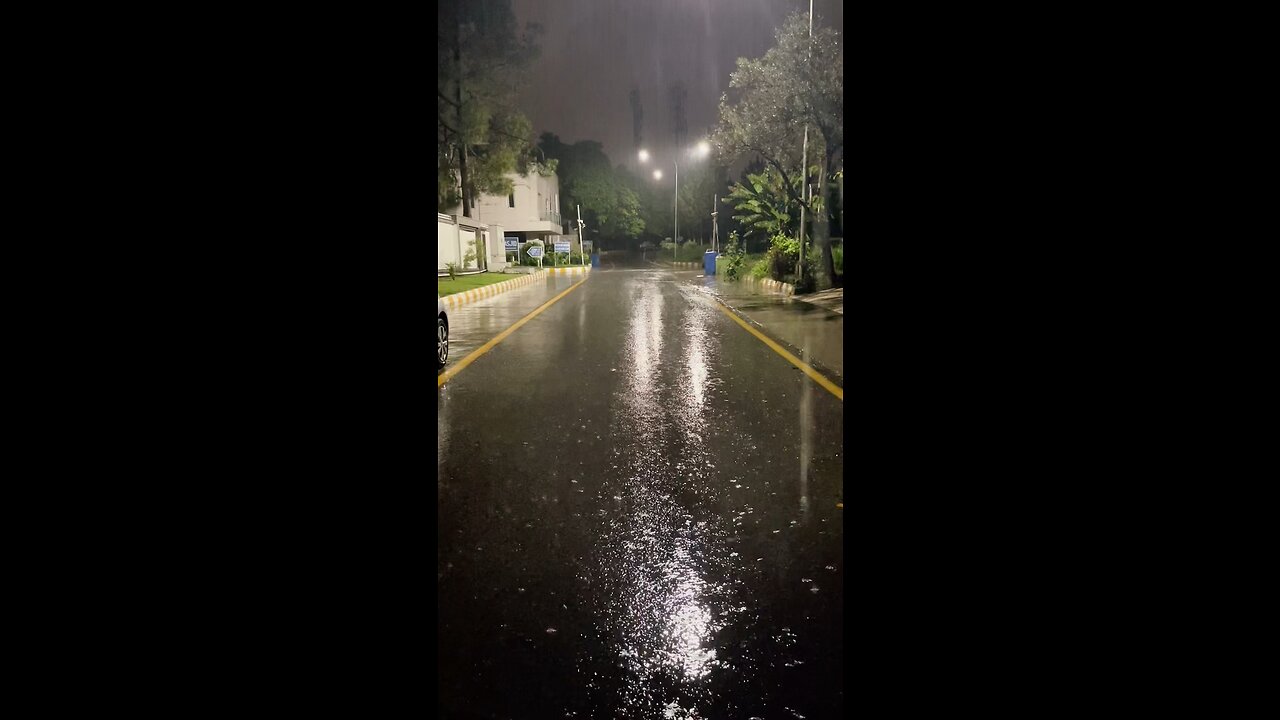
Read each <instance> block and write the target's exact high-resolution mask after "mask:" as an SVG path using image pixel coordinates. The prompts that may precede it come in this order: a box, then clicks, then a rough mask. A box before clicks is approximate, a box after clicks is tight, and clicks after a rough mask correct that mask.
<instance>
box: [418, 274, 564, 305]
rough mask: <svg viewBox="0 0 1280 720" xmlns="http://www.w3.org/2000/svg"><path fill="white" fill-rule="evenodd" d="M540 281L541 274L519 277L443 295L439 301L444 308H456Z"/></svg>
mask: <svg viewBox="0 0 1280 720" xmlns="http://www.w3.org/2000/svg"><path fill="white" fill-rule="evenodd" d="M541 279H542V273H530V274H528V275H519V276H516V277H515V278H514V279H512V280H504V281H503V282H500V283H494V284H492V285H485V286H484V287H479V288H473V289H471V290H466V291H463V292H460V293H453V294H452V295H445V296H444V297H442V298H440V299H441V300H443V301H444V306H445V307H449V308H456V307H461V306H463V305H466V304H467V303H469V302H475V301H476V300H481V299H484V298H487V297H493V296H494V295H497V294H499V293H504V292H506V291H508V290H514V289H515V288H518V287H521V286H523V285H528V284H529V283H532V282H536V281H538V280H541Z"/></svg>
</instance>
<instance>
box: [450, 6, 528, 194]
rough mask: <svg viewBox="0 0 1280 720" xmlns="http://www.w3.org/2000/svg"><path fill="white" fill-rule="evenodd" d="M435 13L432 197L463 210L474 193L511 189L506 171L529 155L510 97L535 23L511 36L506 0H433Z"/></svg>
mask: <svg viewBox="0 0 1280 720" xmlns="http://www.w3.org/2000/svg"><path fill="white" fill-rule="evenodd" d="M437 20H438V23H437V27H438V30H437V32H438V35H437V38H436V41H437V42H436V55H437V57H436V63H437V68H438V71H437V78H436V141H437V152H436V169H437V181H438V188H439V191H438V194H437V197H436V202H437V206H438V208H439V209H440V210H445V209H448V208H451V207H453V206H454V205H455V204H457V203H458V202H459V201H461V203H462V214H463V215H464V216H468V217H470V215H471V206H472V203H473V201H474V198H475V197H476V196H477V195H479V194H482V193H492V194H496V195H505V194H507V193H509V192H511V181H510V180H509V179H508V178H507V177H506V174H507V173H509V172H512V171H516V170H519V171H521V172H527V171H526V170H525V169H526V168H527V167H528V165H529V163H530V162H531V161H532V159H533V158H532V157H531V156H530V151H531V149H532V137H531V134H532V127H531V125H530V123H529V120H528V119H527V118H526V117H525V116H524V115H523V114H521V113H520V112H519V111H518V110H517V109H516V105H515V103H516V90H517V87H518V83H519V81H520V77H521V73H520V69H521V68H524V67H528V65H529V62H530V61H531V60H532V59H533V58H534V57H535V56H536V54H537V47H536V45H535V44H534V41H533V36H534V35H535V34H536V33H537V32H538V31H539V30H540V28H538V27H537V26H536V25H527V26H526V30H525V33H524V34H523V35H519V36H517V27H516V20H515V14H514V13H513V12H512V9H511V0H441V2H440V3H439V6H438V17H437Z"/></svg>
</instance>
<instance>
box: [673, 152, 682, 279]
mask: <svg viewBox="0 0 1280 720" xmlns="http://www.w3.org/2000/svg"><path fill="white" fill-rule="evenodd" d="M677 152H678V151H677ZM673 162H674V163H675V165H676V215H675V219H676V234H675V235H674V236H672V238H671V244H672V245H673V247H672V248H671V263H672V265H671V266H672V267H673V268H674V267H675V262H676V259H677V258H678V257H679V252H678V251H679V250H680V161H679V160H674V161H673Z"/></svg>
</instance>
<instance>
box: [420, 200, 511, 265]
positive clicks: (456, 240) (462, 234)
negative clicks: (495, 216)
mask: <svg viewBox="0 0 1280 720" xmlns="http://www.w3.org/2000/svg"><path fill="white" fill-rule="evenodd" d="M472 242H475V243H476V252H477V254H479V253H482V252H483V253H485V254H486V255H488V257H477V258H476V259H474V260H472V261H471V262H470V263H466V264H464V263H465V259H466V253H467V251H468V250H470V249H471V243H472ZM481 245H483V246H484V249H483V250H481V247H480V246H481ZM493 245H494V242H493V234H492V233H491V232H490V229H489V228H488V227H487V226H485V225H481V224H478V223H474V222H470V221H467V220H464V221H463V222H462V223H461V224H459V223H458V222H457V221H456V219H455V218H453V217H450V216H448V215H442V214H438V213H437V215H436V271H437V272H444V271H445V270H446V269H447V268H446V267H445V266H446V265H447V264H448V263H456V264H457V266H458V269H460V270H470V271H474V270H482V269H486V266H488V265H489V259H490V258H492V256H493ZM497 245H498V248H499V252H501V248H502V239H501V238H498V241H497Z"/></svg>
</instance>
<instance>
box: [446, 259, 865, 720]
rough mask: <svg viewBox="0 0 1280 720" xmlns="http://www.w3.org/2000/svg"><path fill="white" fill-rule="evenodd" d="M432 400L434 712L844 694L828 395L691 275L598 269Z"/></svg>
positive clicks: (709, 711) (648, 714)
mask: <svg viewBox="0 0 1280 720" xmlns="http://www.w3.org/2000/svg"><path fill="white" fill-rule="evenodd" d="M576 282H578V279H577V278H573V277H565V278H556V279H552V280H548V283H552V284H555V285H556V286H558V287H566V288H567V287H569V286H571V285H573V284H575V283H576ZM554 294H555V293H553V292H550V291H548V290H546V289H536V288H535V289H534V290H532V291H531V292H528V293H523V292H522V291H521V290H516V291H512V292H510V293H505V294H503V295H501V296H498V297H496V298H492V299H489V300H486V301H483V303H481V304H479V305H477V306H475V307H470V308H460V309H458V310H456V311H454V312H453V313H451V317H452V318H453V325H454V330H453V336H454V340H453V347H452V349H451V362H456V361H457V360H460V359H462V358H463V357H464V356H465V355H466V353H467V352H470V350H471V349H473V348H474V347H476V346H478V345H480V344H482V343H483V342H484V341H486V340H488V339H489V338H490V337H492V336H493V335H495V334H497V332H498V331H500V330H502V329H505V328H506V327H508V326H510V325H511V323H512V322H514V321H515V320H517V319H519V317H522V316H523V315H524V314H525V313H527V312H528V311H529V310H532V309H533V308H534V307H537V306H538V305H540V304H541V302H543V301H545V300H546V299H547V298H549V297H551V296H552V295H554ZM437 407H438V412H439V420H438V433H437V443H438V450H439V481H438V483H439V484H438V509H437V511H438V521H439V535H438V556H437V580H438V585H437V587H438V602H439V605H438V618H437V620H438V622H437V627H438V633H439V645H438V649H437V653H438V661H439V666H438V668H439V669H438V673H439V677H438V681H439V697H440V708H439V709H440V716H441V717H445V718H543V717H546V718H552V717H554V718H563V717H576V718H688V717H700V718H751V717H759V718H790V717H805V718H827V717H840V716H842V711H843V705H844V702H843V701H844V694H843V687H842V682H843V677H842V676H843V666H842V663H843V634H844V619H843V600H844V597H843V596H844V592H843V590H844V570H845V568H844V557H843V549H842V539H843V513H844V510H843V509H840V508H838V507H837V503H841V502H843V487H842V472H843V464H844V449H843V431H844V425H843V404H842V403H841V401H840V400H838V399H837V398H835V397H834V396H833V395H831V394H830V393H829V392H827V391H826V390H825V389H823V388H822V387H820V386H818V385H817V384H816V383H814V382H813V381H812V380H810V379H808V378H806V377H805V376H804V375H802V374H801V373H800V372H799V371H798V370H797V369H795V368H794V367H793V366H792V365H790V364H789V363H788V362H786V361H785V360H784V359H783V358H781V357H780V356H778V355H777V354H776V353H774V352H773V351H772V350H770V349H769V348H768V347H766V346H765V345H764V344H763V343H761V342H760V341H759V340H758V339H756V338H755V337H753V336H752V335H750V334H749V333H747V332H746V331H745V330H743V329H742V328H741V327H739V326H738V325H737V324H736V323H734V322H733V321H732V320H730V319H729V318H728V317H726V316H725V315H724V314H723V313H722V312H721V311H720V310H719V309H717V306H716V304H715V303H714V301H713V300H711V299H710V298H709V297H708V296H707V295H706V293H705V292H703V291H701V290H700V289H699V288H697V287H694V286H691V285H689V284H687V283H682V282H679V281H678V280H677V277H676V275H675V274H674V273H672V272H671V271H669V270H660V269H654V268H648V269H624V268H621V267H618V268H616V269H613V270H603V271H597V272H594V273H591V274H590V275H589V276H588V279H587V280H586V281H585V282H584V284H583V285H582V286H581V287H578V288H577V289H575V290H574V291H572V292H570V293H569V294H568V295H567V296H565V297H564V298H563V299H561V300H560V301H559V302H557V303H556V304H554V305H552V306H551V307H550V308H548V309H547V310H546V311H545V312H543V313H542V314H540V315H538V316H537V317H535V318H533V319H532V320H531V321H530V322H529V323H527V324H526V325H524V326H523V327H521V328H519V329H518V330H516V331H515V332H514V333H513V334H511V335H510V336H509V337H507V338H506V339H505V340H503V341H502V342H501V343H499V344H498V345H497V346H495V347H494V348H493V349H492V350H490V351H489V352H487V353H486V354H484V355H482V356H481V357H479V358H478V359H477V360H476V361H475V362H474V363H472V364H471V365H470V366H468V367H466V368H464V369H462V370H461V372H459V373H458V375H457V376H456V377H454V378H452V379H451V380H449V381H448V382H447V383H446V384H445V385H444V386H442V387H440V388H439V390H438V403H437Z"/></svg>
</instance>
